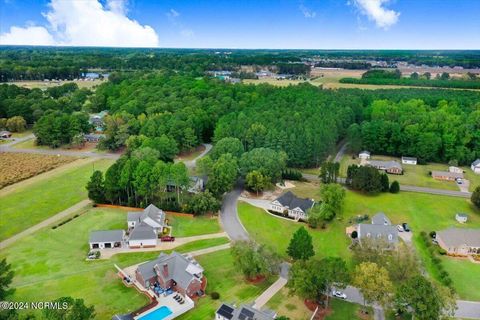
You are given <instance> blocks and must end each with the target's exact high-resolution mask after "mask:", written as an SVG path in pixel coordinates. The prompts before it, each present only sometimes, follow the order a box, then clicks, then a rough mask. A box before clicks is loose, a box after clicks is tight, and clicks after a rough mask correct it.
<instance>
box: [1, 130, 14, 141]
mask: <svg viewBox="0 0 480 320" xmlns="http://www.w3.org/2000/svg"><path fill="white" fill-rule="evenodd" d="M10 137H12V133H11V132H10V131H6V130H3V131H0V138H2V139H8V138H10Z"/></svg>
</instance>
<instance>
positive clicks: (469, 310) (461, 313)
mask: <svg viewBox="0 0 480 320" xmlns="http://www.w3.org/2000/svg"><path fill="white" fill-rule="evenodd" d="M457 307H458V309H457V310H456V311H455V317H457V318H463V319H480V302H476V301H464V300H457Z"/></svg>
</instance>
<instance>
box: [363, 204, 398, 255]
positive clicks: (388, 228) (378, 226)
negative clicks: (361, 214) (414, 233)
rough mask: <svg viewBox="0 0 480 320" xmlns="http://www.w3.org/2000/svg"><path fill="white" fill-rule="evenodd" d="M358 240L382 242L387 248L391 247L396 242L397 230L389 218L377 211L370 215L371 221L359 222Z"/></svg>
mask: <svg viewBox="0 0 480 320" xmlns="http://www.w3.org/2000/svg"><path fill="white" fill-rule="evenodd" d="M357 235H358V241H359V243H360V244H362V241H372V242H376V243H380V242H383V243H385V244H386V246H387V248H393V247H395V246H396V245H397V243H398V230H397V227H396V226H393V225H392V223H391V221H390V219H389V218H388V217H387V216H386V215H385V214H384V213H383V212H379V213H377V214H376V215H374V216H373V217H372V223H360V224H358V226H357Z"/></svg>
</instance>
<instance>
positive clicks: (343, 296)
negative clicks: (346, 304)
mask: <svg viewBox="0 0 480 320" xmlns="http://www.w3.org/2000/svg"><path fill="white" fill-rule="evenodd" d="M332 295H333V296H334V297H337V298H340V299H343V300H345V299H347V295H346V294H345V293H343V292H342V291H338V290H333V292H332Z"/></svg>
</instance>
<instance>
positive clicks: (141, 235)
mask: <svg viewBox="0 0 480 320" xmlns="http://www.w3.org/2000/svg"><path fill="white" fill-rule="evenodd" d="M157 241H158V235H157V232H156V230H155V229H154V228H152V227H151V226H149V225H148V224H146V223H143V222H141V223H140V224H138V225H136V226H135V228H134V229H133V230H132V231H131V232H130V235H129V237H128V246H129V247H130V248H153V247H155V246H156V245H157Z"/></svg>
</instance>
